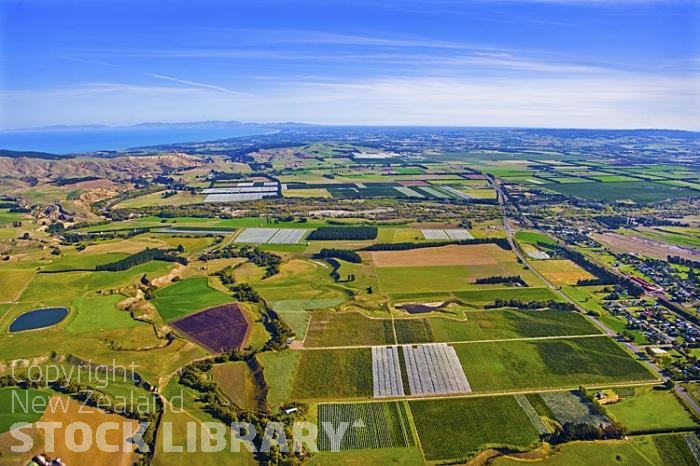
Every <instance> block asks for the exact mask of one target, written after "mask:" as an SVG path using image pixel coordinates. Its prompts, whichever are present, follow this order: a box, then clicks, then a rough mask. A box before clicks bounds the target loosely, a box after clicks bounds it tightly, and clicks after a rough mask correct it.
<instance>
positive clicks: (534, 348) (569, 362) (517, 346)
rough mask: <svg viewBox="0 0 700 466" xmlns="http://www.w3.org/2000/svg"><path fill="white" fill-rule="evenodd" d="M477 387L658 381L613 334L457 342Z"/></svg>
mask: <svg viewBox="0 0 700 466" xmlns="http://www.w3.org/2000/svg"><path fill="white" fill-rule="evenodd" d="M454 348H455V350H456V351H457V355H458V356H459V359H460V361H461V362H462V366H463V367H464V372H465V374H466V375H467V378H468V379H469V383H470V384H471V387H472V389H473V390H474V391H477V392H478V391H508V390H518V389H537V388H557V387H571V388H575V387H578V386H579V385H582V384H583V385H588V384H604V383H611V382H625V381H637V380H654V377H653V375H652V374H651V372H649V370H647V369H646V367H644V366H643V365H642V364H641V363H639V362H637V361H635V360H634V359H633V358H632V357H631V356H630V355H629V354H627V353H626V352H625V351H624V350H623V349H622V348H620V347H619V346H618V345H617V344H616V343H615V342H614V341H613V340H611V339H610V338H607V337H603V336H601V337H593V338H579V339H566V338H562V339H557V340H538V341H510V342H497V343H488V342H486V343H462V344H455V345H454Z"/></svg>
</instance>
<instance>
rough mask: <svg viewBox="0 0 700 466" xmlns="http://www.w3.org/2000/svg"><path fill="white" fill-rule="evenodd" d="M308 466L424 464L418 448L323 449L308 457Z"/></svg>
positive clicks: (414, 465) (420, 465)
mask: <svg viewBox="0 0 700 466" xmlns="http://www.w3.org/2000/svg"><path fill="white" fill-rule="evenodd" d="M304 464H307V465H308V466H327V465H329V464H332V465H333V466H392V465H393V466H424V465H425V460H424V459H423V454H422V453H421V451H420V450H419V449H418V448H382V449H375V450H348V451H343V452H340V453H331V452H327V451H322V452H319V453H316V454H315V455H313V456H312V457H311V458H309V459H308V462H307V463H304Z"/></svg>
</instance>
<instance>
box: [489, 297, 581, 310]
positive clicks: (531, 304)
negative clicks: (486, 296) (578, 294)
mask: <svg viewBox="0 0 700 466" xmlns="http://www.w3.org/2000/svg"><path fill="white" fill-rule="evenodd" d="M501 307H514V308H516V309H558V310H560V311H573V310H575V309H576V306H574V305H573V304H572V303H565V302H561V301H554V300H552V299H549V300H547V301H522V300H520V299H497V300H495V301H494V302H493V303H491V304H486V305H485V306H484V308H486V309H498V308H501Z"/></svg>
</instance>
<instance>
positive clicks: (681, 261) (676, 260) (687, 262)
mask: <svg viewBox="0 0 700 466" xmlns="http://www.w3.org/2000/svg"><path fill="white" fill-rule="evenodd" d="M666 260H668V262H669V263H670V264H678V265H684V266H686V267H691V268H695V269H700V261H695V260H692V259H686V258H685V257H680V256H668V257H667V258H666Z"/></svg>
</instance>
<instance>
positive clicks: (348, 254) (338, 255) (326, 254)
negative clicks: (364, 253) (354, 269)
mask: <svg viewBox="0 0 700 466" xmlns="http://www.w3.org/2000/svg"><path fill="white" fill-rule="evenodd" d="M314 257H316V258H318V259H330V258H335V259H340V260H344V261H346V262H352V263H353V264H360V263H362V257H360V255H359V254H358V253H356V252H355V251H351V250H349V249H330V248H323V249H321V250H320V251H319V252H318V253H317V254H316V255H315V256H314Z"/></svg>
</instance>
